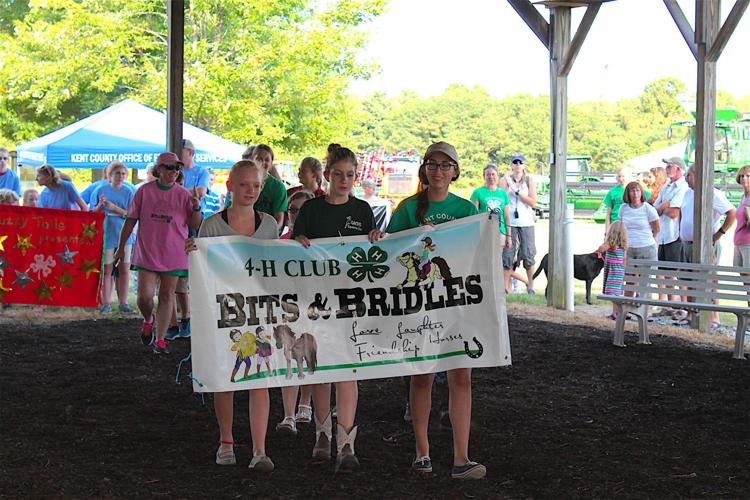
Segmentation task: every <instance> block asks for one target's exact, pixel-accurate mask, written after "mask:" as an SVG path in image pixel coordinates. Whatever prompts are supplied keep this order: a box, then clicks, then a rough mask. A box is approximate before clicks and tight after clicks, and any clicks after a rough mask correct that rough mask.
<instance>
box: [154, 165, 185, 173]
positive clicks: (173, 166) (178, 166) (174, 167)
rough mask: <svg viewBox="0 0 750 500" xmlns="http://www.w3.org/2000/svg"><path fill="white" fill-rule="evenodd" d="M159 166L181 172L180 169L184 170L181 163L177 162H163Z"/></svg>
mask: <svg viewBox="0 0 750 500" xmlns="http://www.w3.org/2000/svg"><path fill="white" fill-rule="evenodd" d="M159 166H160V167H161V168H164V169H166V170H174V171H175V172H179V171H180V170H182V165H179V164H177V163H174V164H165V163H162V164H161V165H159Z"/></svg>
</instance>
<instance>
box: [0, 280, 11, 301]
mask: <svg viewBox="0 0 750 500" xmlns="http://www.w3.org/2000/svg"><path fill="white" fill-rule="evenodd" d="M11 290H12V288H7V287H6V286H5V285H3V279H2V278H0V300H2V299H3V298H4V297H5V294H6V293H8V292H10V291H11Z"/></svg>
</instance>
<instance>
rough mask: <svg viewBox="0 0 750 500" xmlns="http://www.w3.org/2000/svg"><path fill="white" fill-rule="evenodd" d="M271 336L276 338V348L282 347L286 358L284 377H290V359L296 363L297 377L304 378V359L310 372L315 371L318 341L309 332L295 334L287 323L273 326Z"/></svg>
mask: <svg viewBox="0 0 750 500" xmlns="http://www.w3.org/2000/svg"><path fill="white" fill-rule="evenodd" d="M273 338H274V339H275V340H276V349H281V348H283V349H284V358H286V378H287V379H290V378H292V359H294V361H295V362H296V363H297V377H299V378H305V373H304V370H303V368H302V362H303V360H304V362H305V363H307V369H308V371H309V372H310V373H315V368H316V367H317V366H318V343H317V342H316V341H315V337H314V336H313V335H311V334H309V333H303V334H301V335H300V336H299V338H297V337H296V334H295V333H294V332H293V331H292V329H291V328H289V327H288V326H287V325H279V326H274V327H273Z"/></svg>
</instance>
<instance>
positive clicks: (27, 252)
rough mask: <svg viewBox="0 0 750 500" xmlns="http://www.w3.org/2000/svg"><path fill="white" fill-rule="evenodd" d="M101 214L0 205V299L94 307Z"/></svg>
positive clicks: (102, 215) (99, 252)
mask: <svg viewBox="0 0 750 500" xmlns="http://www.w3.org/2000/svg"><path fill="white" fill-rule="evenodd" d="M103 224H104V214H102V213H93V212H78V211H75V210H56V209H50V208H33V207H18V206H15V205H0V302H2V303H5V304H36V305H44V306H76V307H96V305H97V303H98V297H97V293H98V291H99V277H100V274H101V273H100V271H99V269H100V268H101V265H102V247H103V245H104V233H103V231H102V228H103Z"/></svg>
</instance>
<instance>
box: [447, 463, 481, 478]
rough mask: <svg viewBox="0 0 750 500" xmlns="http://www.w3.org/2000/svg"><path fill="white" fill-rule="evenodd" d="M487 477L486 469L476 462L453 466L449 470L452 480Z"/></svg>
mask: <svg viewBox="0 0 750 500" xmlns="http://www.w3.org/2000/svg"><path fill="white" fill-rule="evenodd" d="M486 475H487V468H486V467H485V466H484V465H482V464H478V463H476V462H466V463H465V464H464V465H454V466H453V469H451V477H452V478H453V479H482V478H483V477H484V476H486Z"/></svg>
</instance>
